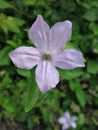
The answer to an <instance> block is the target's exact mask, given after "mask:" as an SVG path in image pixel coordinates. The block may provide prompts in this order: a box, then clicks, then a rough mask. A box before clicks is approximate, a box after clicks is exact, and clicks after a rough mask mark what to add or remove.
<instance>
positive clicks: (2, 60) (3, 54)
mask: <svg viewBox="0 0 98 130" xmlns="http://www.w3.org/2000/svg"><path fill="white" fill-rule="evenodd" d="M10 50H11V49H10V47H5V48H4V49H2V50H1V51H0V66H3V65H8V64H9V62H10V60H9V57H8V53H9V52H10Z"/></svg>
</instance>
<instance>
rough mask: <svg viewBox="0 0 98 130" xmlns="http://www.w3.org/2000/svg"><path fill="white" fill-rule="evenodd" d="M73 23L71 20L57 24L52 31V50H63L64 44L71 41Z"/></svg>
mask: <svg viewBox="0 0 98 130" xmlns="http://www.w3.org/2000/svg"><path fill="white" fill-rule="evenodd" d="M71 32H72V23H71V22H70V21H69V20H66V21H64V22H58V23H56V24H55V25H54V26H53V27H52V28H51V30H50V35H51V38H50V41H51V46H52V49H56V50H58V49H63V48H64V44H65V43H66V42H67V41H68V40H69V39H70V36H71Z"/></svg>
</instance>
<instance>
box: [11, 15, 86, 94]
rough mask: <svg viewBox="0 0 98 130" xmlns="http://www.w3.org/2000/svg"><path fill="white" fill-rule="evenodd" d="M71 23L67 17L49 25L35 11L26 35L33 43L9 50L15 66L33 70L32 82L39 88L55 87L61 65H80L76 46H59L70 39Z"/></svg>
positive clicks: (45, 90)
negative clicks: (74, 47) (33, 45)
mask: <svg viewBox="0 0 98 130" xmlns="http://www.w3.org/2000/svg"><path fill="white" fill-rule="evenodd" d="M71 30H72V23H71V22H70V21H68V20H66V21H64V22H58V23H56V24H55V25H54V26H53V27H52V28H50V27H49V26H48V24H47V23H46V22H45V21H44V19H43V17H42V16H41V15H38V17H37V19H36V21H35V22H34V24H33V25H32V26H31V28H30V29H29V39H30V40H31V41H32V42H33V43H34V44H35V46H36V47H27V46H22V47H18V48H16V49H15V50H14V51H12V52H10V53H9V57H10V58H11V60H12V62H13V63H14V64H15V65H16V66H17V67H18V68H24V69H32V68H33V67H34V66H36V65H37V67H36V71H35V77H36V82H37V84H38V86H39V88H40V90H41V91H42V92H47V91H48V90H50V89H52V88H54V87H56V85H57V84H58V82H59V73H58V71H57V69H56V67H59V68H61V69H67V70H69V69H74V68H76V67H84V66H85V65H84V62H83V59H82V53H81V52H80V51H78V50H76V49H66V50H63V48H64V44H65V43H66V42H67V41H68V40H69V39H70V36H71Z"/></svg>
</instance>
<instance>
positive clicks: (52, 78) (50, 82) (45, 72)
mask: <svg viewBox="0 0 98 130" xmlns="http://www.w3.org/2000/svg"><path fill="white" fill-rule="evenodd" d="M36 82H37V84H38V86H39V88H40V90H41V91H42V92H47V91H48V90H50V89H51V88H54V87H56V85H57V84H58V82H59V73H58V71H57V70H56V68H55V67H54V66H53V65H52V64H51V63H50V62H49V61H43V62H42V63H40V64H38V66H37V68H36Z"/></svg>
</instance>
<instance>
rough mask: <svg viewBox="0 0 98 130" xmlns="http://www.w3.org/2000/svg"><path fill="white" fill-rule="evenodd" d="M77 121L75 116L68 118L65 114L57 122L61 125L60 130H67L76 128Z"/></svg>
mask: <svg viewBox="0 0 98 130" xmlns="http://www.w3.org/2000/svg"><path fill="white" fill-rule="evenodd" d="M76 120H77V117H76V116H72V117H71V116H70V114H69V112H65V113H64V116H63V117H60V118H59V119H58V122H59V123H60V124H62V125H63V126H62V130H67V129H68V128H70V127H72V128H76V123H75V121H76Z"/></svg>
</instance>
